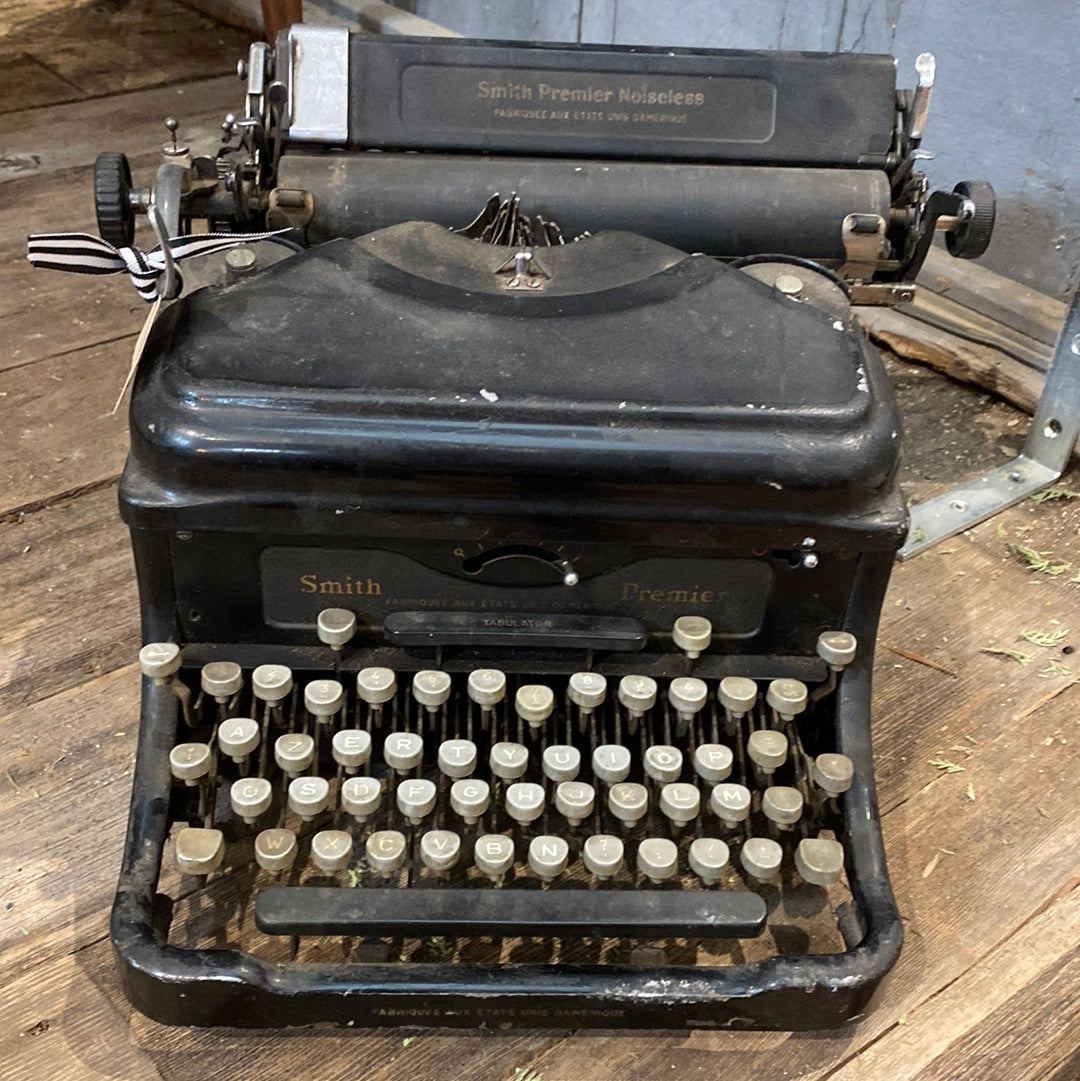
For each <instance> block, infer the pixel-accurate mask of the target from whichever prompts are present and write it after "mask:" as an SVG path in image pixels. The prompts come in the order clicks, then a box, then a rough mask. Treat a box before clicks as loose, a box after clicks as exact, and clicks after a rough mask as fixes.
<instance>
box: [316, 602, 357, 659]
mask: <svg viewBox="0 0 1080 1081" xmlns="http://www.w3.org/2000/svg"><path fill="white" fill-rule="evenodd" d="M315 627H316V632H317V633H318V635H319V641H320V642H322V643H323V644H324V645H327V646H329V647H330V648H331V649H332V650H334V651H335V652H336V651H337V650H340V649H342V648H344V647H345V646H347V645H348V644H349V642H350V641H351V640H352V637H353V635H354V634H356V616H355V615H353V613H352V612H350V611H349V610H348V609H347V608H324V609H323V610H322V611H321V612H320V613H319V618H318V620H317V621H316V625H315Z"/></svg>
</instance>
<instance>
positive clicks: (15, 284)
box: [0, 223, 148, 379]
mask: <svg viewBox="0 0 1080 1081" xmlns="http://www.w3.org/2000/svg"><path fill="white" fill-rule="evenodd" d="M83 225H84V226H86V227H88V228H89V223H83ZM95 231H96V230H95ZM147 310H148V309H147V304H146V302H145V301H144V300H143V299H142V298H141V297H140V296H139V294H138V293H136V292H135V290H134V289H133V288H132V287H131V283H130V282H129V281H128V280H126V279H124V278H121V277H115V278H113V277H95V276H93V275H84V274H60V273H53V272H50V271H46V270H38V269H35V268H34V267H32V266H30V264H29V263H27V262H25V261H23V260H16V261H14V262H10V263H8V264H6V265H0V341H2V342H3V347H2V348H0V372H4V371H7V370H8V369H11V368H19V369H22V370H23V375H22V376H21V377H20V378H22V379H29V378H32V377H31V376H30V375H29V373H28V372H27V371H26V368H27V367H28V366H29V365H32V364H33V363H34V362H35V361H39V360H44V359H47V358H49V357H59V356H64V355H68V354H74V353H77V352H78V351H79V350H85V349H86V348H87V347H89V346H100V345H107V344H110V343H113V342H116V341H118V340H120V339H121V338H126V339H128V340H129V342H130V343H131V344H132V345H133V344H134V339H135V335H136V334H137V333H138V332H139V329H140V327H141V326H142V324H143V320H144V319H145V318H146V313H147ZM124 348H127V349H130V348H131V346H130V345H127V346H124ZM84 355H85V354H84Z"/></svg>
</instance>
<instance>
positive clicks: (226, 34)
mask: <svg viewBox="0 0 1080 1081" xmlns="http://www.w3.org/2000/svg"><path fill="white" fill-rule="evenodd" d="M7 20H8V21H7V28H6V29H7V32H6V34H5V36H4V38H3V39H0V41H2V45H0V70H3V68H4V67H5V66H6V64H5V63H4V61H5V60H10V59H13V58H17V57H26V58H28V59H30V60H31V61H33V62H34V63H36V64H38V65H39V66H41V67H43V68H45V69H46V70H47V71H48V72H49V73H50V74H51V75H52V76H53V83H52V84H51V85H50V86H48V87H43V88H42V89H43V90H44V91H45V92H44V94H43V95H42V96H40V97H35V96H34V95H33V91H34V89H35V88H34V87H33V86H30V85H24V86H22V87H20V86H19V85H18V84H17V83H14V82H8V80H10V79H11V78H12V76H10V75H9V76H5V77H4V79H3V81H2V82H0V88H2V89H6V90H7V91H8V92H7V93H2V94H0V112H10V111H15V110H17V109H18V110H21V109H26V108H30V107H33V106H35V105H47V104H52V103H54V102H55V101H56V100H57V97H56V94H57V92H58V88H59V86H62V85H64V84H66V85H67V87H68V93H67V100H69V101H77V100H80V99H82V98H87V97H93V96H101V95H104V94H112V93H116V92H117V91H122V90H136V89H140V88H145V87H152V86H161V85H164V84H167V83H174V82H191V81H194V80H196V79H200V78H205V77H207V76H210V75H225V74H228V73H229V72H230V71H231V70H233V69H234V68H235V65H236V61H237V59H239V58H240V57H241V56H243V55H244V54H245V53H246V51H247V42H248V37H247V35H246V34H243V33H241V32H239V31H237V30H234V29H232V28H229V27H225V26H222V25H220V24H219V23H216V22H214V21H213V20H212V19H209V18H206V17H205V16H203V15H200V14H198V13H197V12H194V11H191V10H190V9H187V8H183V7H180V6H178V5H176V4H171V3H168V2H167V0H150V2H147V3H141V4H116V3H110V2H108V0H93V2H91V3H83V4H71V5H65V6H62V7H52V6H51V5H46V7H45V9H44V10H41V11H37V12H35V11H33V10H32V9H25V10H24V12H23V15H22V17H15V18H13V17H12V16H11V15H8V16H7ZM88 43H92V45H89V44H88ZM5 54H7V55H6V56H5ZM4 83H7V85H6V86H4Z"/></svg>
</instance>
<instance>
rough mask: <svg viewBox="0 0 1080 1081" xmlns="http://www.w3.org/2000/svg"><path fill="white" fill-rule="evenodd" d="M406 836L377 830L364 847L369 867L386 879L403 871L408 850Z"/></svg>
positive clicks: (391, 831) (395, 831)
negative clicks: (402, 867)
mask: <svg viewBox="0 0 1080 1081" xmlns="http://www.w3.org/2000/svg"><path fill="white" fill-rule="evenodd" d="M407 847H408V846H407V844H406V841H405V835H404V834H403V833H399V832H398V831H397V830H376V832H375V833H373V834H372V835H371V836H370V837H369V838H368V839H367V844H366V845H365V846H364V851H365V852H366V854H367V861H368V866H369V867H370V868H371V869H372V870H373V871H375V872H376V873H377V874H380V875H382V876H383V877H384V878H389V877H390V876H391V875H392V874H394V873H395V872H397V871H400V870H401V866H402V864H403V863H404V862H405V852H406V850H407Z"/></svg>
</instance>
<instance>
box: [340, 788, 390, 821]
mask: <svg viewBox="0 0 1080 1081" xmlns="http://www.w3.org/2000/svg"><path fill="white" fill-rule="evenodd" d="M381 803H382V785H381V784H380V783H379V781H378V780H377V779H376V778H375V777H349V778H348V779H347V780H346V781H345V783H344V784H343V785H342V786H341V809H342V810H343V811H344V812H345V813H346V814H349V815H352V816H353V818H355V819H356V821H357V822H360V823H361V824H362V823H364V822H366V821H367V820H368V818H369V817H370V816H371V815H373V814H374V813H375V812H376V811H377V810H378V809H379V804H381Z"/></svg>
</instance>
